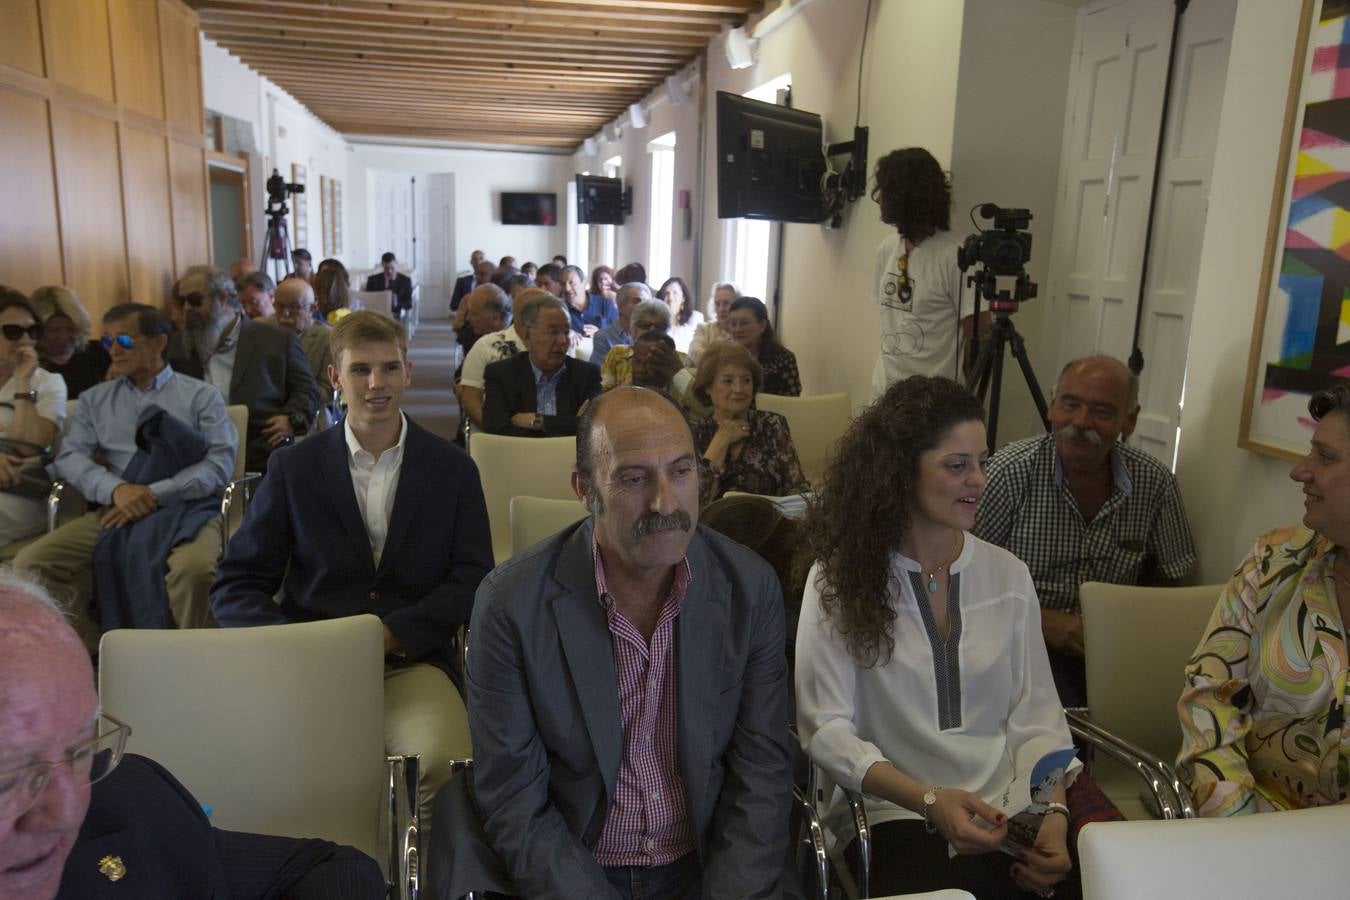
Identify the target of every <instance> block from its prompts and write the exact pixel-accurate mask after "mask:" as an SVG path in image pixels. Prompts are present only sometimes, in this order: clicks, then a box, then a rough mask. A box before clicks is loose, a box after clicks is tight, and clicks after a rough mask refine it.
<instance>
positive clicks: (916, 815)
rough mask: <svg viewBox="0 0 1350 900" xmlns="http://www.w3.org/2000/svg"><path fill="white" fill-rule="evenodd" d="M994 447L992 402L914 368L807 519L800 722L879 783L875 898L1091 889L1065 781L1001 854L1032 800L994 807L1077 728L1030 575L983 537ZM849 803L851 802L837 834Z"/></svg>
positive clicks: (842, 771)
mask: <svg viewBox="0 0 1350 900" xmlns="http://www.w3.org/2000/svg"><path fill="white" fill-rule="evenodd" d="M987 457H988V452H987V449H986V444H985V431H984V411H983V409H982V408H981V405H980V402H979V401H978V400H977V399H976V398H975V397H973V396H972V395H971V394H970V393H968V392H967V391H966V390H965V389H964V388H963V387H961V386H960V385H959V384H957V383H956V382H954V381H950V380H948V379H945V378H929V377H925V376H920V375H916V376H912V377H910V378H908V379H905V380H904V381H901V382H898V383H896V384H893V385H891V387H890V388H889V389H888V390H887V391H886V393H885V394H884V395H883V396H882V397H881V399H879V400H877V401H876V402H875V403H874V404H872V406H871V407H869V408H868V409H867V410H866V411H865V412H863V414H862V415H861V416H859V417H858V418H857V419H856V420H854V422H853V424H852V425H851V426H850V427H849V430H848V432H847V433H846V434H845V435H844V437H843V438H842V439H841V440H840V442H839V444H838V447H837V449H836V452H835V456H834V459H833V461H832V463H831V465H830V467H829V469H828V470H827V471H826V473H825V477H824V483H823V484H822V485H818V486H817V488H818V492H817V494H816V499H815V500H814V501H813V502H812V503H811V506H810V508H809V512H808V514H807V519H806V524H805V532H806V538H807V542H808V545H809V549H810V552H811V554H812V558H813V559H814V560H815V565H813V566H812V568H811V571H810V573H809V574H808V575H807V582H806V591H805V595H804V596H803V599H802V608H801V618H800V620H799V623H798V627H797V665H796V684H797V711H798V717H797V722H798V728H799V729H800V737H801V742H802V747H803V748H804V749H805V751H806V753H807V755H809V756H810V757H811V759H812V760H814V761H815V762H816V763H817V764H819V765H820V766H821V767H822V768H824V769H825V771H826V772H828V773H829V775H830V777H831V778H832V779H833V780H834V782H835V783H836V784H839V785H840V786H842V787H845V788H848V789H850V790H853V791H860V792H862V793H863V794H864V795H865V798H866V799H865V803H866V807H867V815H868V820H869V823H870V824H871V825H872V872H871V877H872V882H871V888H872V892H873V894H874V895H883V894H885V895H889V894H909V893H916V892H922V891H933V890H939V889H946V888H960V889H963V890H967V891H970V892H971V893H973V894H975V895H976V896H977V897H1006V896H1018V895H1019V893H1020V892H1028V893H1031V894H1039V895H1041V896H1049V895H1050V893H1056V894H1057V896H1059V897H1061V898H1063V897H1069V896H1073V895H1074V894H1075V893H1076V889H1077V884H1076V879H1074V878H1068V880H1067V881H1066V877H1067V876H1069V875H1070V872H1071V870H1072V862H1071V860H1070V856H1069V851H1068V841H1067V835H1068V829H1069V821H1068V808H1067V806H1065V805H1064V802H1065V801H1064V798H1065V788H1066V785H1065V784H1064V783H1063V782H1061V784H1060V785H1059V786H1058V788H1057V789H1056V793H1055V802H1053V803H1051V804H1050V807H1049V811H1048V812H1047V814H1046V816H1045V818H1044V820H1043V821H1042V824H1041V826H1040V831H1039V834H1038V835H1037V837H1036V840H1035V843H1034V846H1033V847H1032V848H1031V849H1028V850H1026V851H1025V852H1023V853H1022V854H1021V855H1020V856H1019V857H1018V858H1016V859H1014V858H1012V857H1010V856H1006V855H1004V854H1003V853H1000V852H998V851H999V849H1000V847H1001V846H1002V844H1003V840H1004V838H1005V837H1006V836H1007V833H1008V815H1011V814H1013V813H1016V812H1020V811H1021V808H1022V807H1021V806H1020V805H1016V806H1015V808H1010V809H1009V811H1008V812H1007V813H1005V812H1004V811H1003V810H1002V809H1000V808H998V807H997V806H996V804H999V803H1000V802H1001V799H1002V798H1003V797H1004V795H1005V794H1006V793H1008V792H1009V790H1010V788H1011V789H1012V793H1013V795H1016V793H1018V792H1019V787H1017V786H1020V790H1021V791H1025V789H1026V787H1025V786H1026V785H1027V783H1028V782H1029V780H1030V775H1031V770H1032V768H1033V766H1035V764H1036V763H1037V762H1039V761H1040V759H1041V758H1042V757H1043V756H1044V755H1046V754H1047V753H1050V752H1052V751H1055V750H1059V749H1062V748H1065V747H1068V746H1070V742H1071V739H1070V737H1069V729H1068V725H1067V723H1066V722H1065V718H1064V711H1063V709H1062V708H1061V707H1060V705H1059V699H1058V696H1057V695H1056V693H1055V685H1054V681H1053V679H1052V678H1051V675H1050V663H1049V661H1048V659H1047V658H1046V652H1045V641H1044V640H1043V639H1042V637H1041V626H1040V605H1039V603H1038V602H1037V599H1036V590H1035V588H1034V587H1033V586H1032V582H1031V575H1030V573H1029V572H1028V571H1027V567H1026V566H1025V565H1024V564H1023V563H1022V562H1020V561H1019V560H1018V559H1017V558H1016V557H1014V556H1013V555H1012V554H1010V553H1008V552H1007V551H1006V550H1003V549H1002V548H1000V547H996V546H994V545H993V544H987V543H985V542H984V541H981V540H980V539H978V538H976V537H975V536H974V535H972V534H970V533H969V529H970V528H971V526H972V525H973V524H974V522H975V507H976V505H977V504H978V502H979V499H980V495H981V493H982V492H983V491H984V486H985V474H984V467H985V462H986V460H987ZM1078 768H1080V767H1079V765H1078V763H1077V762H1074V763H1073V764H1072V766H1071V769H1070V772H1069V775H1070V778H1069V779H1066V781H1069V780H1072V778H1073V777H1074V776H1076V774H1077V769H1078ZM1016 802H1017V801H1011V804H1016ZM1026 802H1027V800H1026V799H1023V800H1022V801H1021V803H1022V804H1025V803H1026ZM847 815H848V812H847V807H846V805H845V804H844V802H843V800H842V798H837V799H836V802H835V803H834V804H833V805H832V807H831V809H830V811H829V813H828V814H827V823H831V824H833V825H834V829H833V830H834V833H835V834H844V833H846V830H845V829H844V828H843V825H842V823H843V822H844V821H846V817H847ZM949 845H950V846H951V847H952V848H954V849H955V850H956V854H957V855H955V856H949V854H948V846H949ZM853 853H854V848H853V847H849V848H848V849H847V850H846V854H847V855H850V856H851V855H852V854H853ZM855 871H856V869H855Z"/></svg>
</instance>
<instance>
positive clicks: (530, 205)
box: [502, 191, 558, 225]
mask: <svg viewBox="0 0 1350 900" xmlns="http://www.w3.org/2000/svg"><path fill="white" fill-rule="evenodd" d="M502 224H503V225H557V224H558V195H557V194H525V193H510V192H507V191H503V192H502Z"/></svg>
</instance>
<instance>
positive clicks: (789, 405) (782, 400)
mask: <svg viewBox="0 0 1350 900" xmlns="http://www.w3.org/2000/svg"><path fill="white" fill-rule="evenodd" d="M755 404H756V405H757V406H758V407H759V408H760V409H762V410H766V411H768V412H776V413H778V414H779V415H781V416H782V417H783V418H785V419H787V423H788V430H789V431H791V432H792V443H793V444H795V445H796V447H797V458H798V459H800V460H801V463H802V471H803V472H804V473H805V474H806V477H807V479H808V480H810V482H811V486H812V487H818V486H819V484H820V478H821V476H822V475H824V474H825V466H826V465H827V464H828V463H829V460H830V453H831V451H832V450H833V449H834V444H835V442H836V441H838V440H839V439H840V438H841V437H843V436H844V432H845V431H847V430H848V423H849V421H850V420H851V419H852V413H853V410H852V407H851V406H849V402H848V394H818V395H816V396H814V397H780V396H778V395H777V394H759V395H758V396H757V397H756V398H755Z"/></svg>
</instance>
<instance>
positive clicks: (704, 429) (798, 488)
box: [693, 409, 811, 503]
mask: <svg viewBox="0 0 1350 900" xmlns="http://www.w3.org/2000/svg"><path fill="white" fill-rule="evenodd" d="M749 421H750V435H749V436H748V437H746V438H745V440H743V441H741V442H740V444H739V446H740V448H741V451H740V455H739V456H736V457H735V458H733V456H732V454H733V452H734V450H729V451H727V459H726V465H725V466H724V467H723V468H722V471H720V472H718V471H715V470H713V472H712V474H713V477H712V478H711V479H707V480H706V481H705V482H704V484H703V497H702V502H704V503H711V502H712V501H714V500H716V499H717V498H718V497H720V496H722V495H723V494H725V493H726V492H727V491H742V492H744V493H747V494H764V495H765V496H768V497H784V496H787V495H788V494H801V493H805V492H806V491H809V490H810V489H811V485H810V483H808V482H807V480H806V476H805V475H803V474H802V464H801V462H800V461H799V460H798V459H797V448H796V446H795V445H794V444H793V443H792V434H791V432H789V431H788V423H787V419H785V418H783V417H782V416H780V415H779V414H778V413H773V412H765V411H764V410H761V409H751V410H749ZM693 428H694V446H695V447H697V448H698V452H699V455H700V456H702V455H703V453H704V452H706V451H707V449H708V445H709V444H711V443H712V439H713V435H714V434H716V433H717V421H716V420H715V419H714V418H713V417H712V416H708V417H706V418H703V419H695V420H694V423H693ZM705 467H707V468H711V467H708V466H706V464H705Z"/></svg>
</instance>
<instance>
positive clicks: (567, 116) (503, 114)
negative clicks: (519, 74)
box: [305, 91, 608, 125]
mask: <svg viewBox="0 0 1350 900" xmlns="http://www.w3.org/2000/svg"><path fill="white" fill-rule="evenodd" d="M333 104H344V105H345V106H346V107H348V108H349V109H351V110H352V111H353V112H355V111H357V110H369V111H370V112H372V113H380V112H381V111H384V112H385V114H390V113H397V112H399V111H407V110H410V109H415V110H423V111H426V112H429V113H433V114H438V115H464V114H467V113H472V115H473V116H475V117H476V118H480V119H484V120H488V119H493V118H503V119H505V118H514V117H518V116H529V117H530V119H531V120H532V121H538V122H561V123H569V122H570V123H575V124H577V125H582V124H587V123H595V122H598V123H599V124H601V125H603V124H604V123H605V122H606V121H608V119H607V117H606V114H605V113H604V112H603V111H601V110H586V109H580V110H579V109H560V108H558V107H555V106H551V105H546V104H539V103H529V102H525V101H515V102H510V103H500V102H497V103H493V102H484V101H464V100H449V99H444V100H443V99H438V98H418V97H390V96H385V95H381V94H357V93H352V92H347V91H334V92H332V93H328V94H312V93H311V94H306V95H305V105H306V106H309V107H311V108H314V107H318V106H332V105H333Z"/></svg>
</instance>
